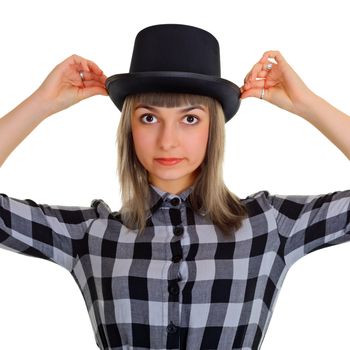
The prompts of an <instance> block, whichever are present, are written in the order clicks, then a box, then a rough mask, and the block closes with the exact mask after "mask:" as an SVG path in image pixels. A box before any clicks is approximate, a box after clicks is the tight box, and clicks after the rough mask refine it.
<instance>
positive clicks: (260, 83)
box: [244, 79, 266, 90]
mask: <svg viewBox="0 0 350 350" xmlns="http://www.w3.org/2000/svg"><path fill="white" fill-rule="evenodd" d="M265 82H266V80H265V79H258V80H254V81H248V82H246V83H245V84H244V90H251V89H256V88H260V89H261V88H263V87H265Z"/></svg>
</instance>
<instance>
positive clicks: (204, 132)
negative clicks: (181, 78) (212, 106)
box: [131, 104, 209, 194]
mask: <svg viewBox="0 0 350 350" xmlns="http://www.w3.org/2000/svg"><path fill="white" fill-rule="evenodd" d="M131 130H132V135H133V140H134V145H135V152H136V155H137V158H138V159H139V161H140V163H141V164H142V165H143V166H144V168H145V169H146V170H147V171H148V180H149V182H150V183H151V184H153V185H155V186H157V187H158V188H160V189H162V190H163V191H166V192H170V193H175V194H177V193H180V192H182V191H183V190H185V189H186V188H188V187H189V186H191V185H192V184H193V182H194V180H195V179H196V177H197V175H198V173H199V169H198V167H199V166H200V165H201V163H202V161H203V159H204V156H205V152H206V147H207V143H208V134H209V111H208V108H207V107H206V106H203V105H196V106H182V107H175V108H167V107H155V106H149V105H147V106H146V105H141V104H138V105H136V106H135V108H134V110H133V113H132V119H131ZM196 169H197V171H196Z"/></svg>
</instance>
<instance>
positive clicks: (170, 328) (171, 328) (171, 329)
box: [166, 321, 177, 334]
mask: <svg viewBox="0 0 350 350" xmlns="http://www.w3.org/2000/svg"><path fill="white" fill-rule="evenodd" d="M166 331H167V332H168V333H170V334H174V333H176V331H177V326H175V325H174V323H172V322H171V321H170V323H169V324H168V327H167V328H166Z"/></svg>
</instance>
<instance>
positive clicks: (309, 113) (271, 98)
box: [241, 51, 350, 160]
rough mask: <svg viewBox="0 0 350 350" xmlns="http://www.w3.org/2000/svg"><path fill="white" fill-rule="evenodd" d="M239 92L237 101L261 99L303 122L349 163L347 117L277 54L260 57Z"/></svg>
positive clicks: (267, 53)
mask: <svg viewBox="0 0 350 350" xmlns="http://www.w3.org/2000/svg"><path fill="white" fill-rule="evenodd" d="M271 59H274V60H275V62H276V63H274V62H271ZM241 92H242V95H241V99H244V98H247V97H257V98H262V99H264V100H266V101H268V102H270V103H272V104H274V105H276V106H278V107H280V108H283V109H285V110H287V111H289V112H291V113H294V114H297V115H299V116H300V117H302V118H304V119H305V120H307V121H308V122H310V123H311V124H312V125H314V126H315V127H316V128H317V129H318V130H319V131H320V132H322V133H323V134H324V135H325V136H326V137H327V138H328V139H329V140H330V141H331V142H333V143H334V145H335V146H337V147H338V148H339V149H340V150H341V151H342V152H343V153H344V154H345V156H346V157H347V158H348V159H349V160H350V117H349V116H348V115H346V114H345V113H343V112H341V111H340V110H338V109H337V108H335V107H333V106H332V105H331V104H329V103H328V102H327V101H325V100H324V99H322V98H321V97H319V96H317V95H316V94H314V93H313V92H312V91H311V90H310V89H309V88H308V87H307V86H306V85H305V83H304V82H303V81H302V80H301V79H300V77H299V76H298V75H297V74H296V72H295V71H294V70H293V69H292V67H291V66H290V65H289V64H288V62H287V61H286V60H285V59H284V57H283V56H282V54H281V53H280V52H279V51H267V52H265V53H264V55H263V57H262V58H261V59H260V60H259V62H257V63H256V64H255V65H254V66H253V68H252V69H251V70H250V72H249V73H248V74H247V76H246V77H245V79H244V85H243V86H242V87H241Z"/></svg>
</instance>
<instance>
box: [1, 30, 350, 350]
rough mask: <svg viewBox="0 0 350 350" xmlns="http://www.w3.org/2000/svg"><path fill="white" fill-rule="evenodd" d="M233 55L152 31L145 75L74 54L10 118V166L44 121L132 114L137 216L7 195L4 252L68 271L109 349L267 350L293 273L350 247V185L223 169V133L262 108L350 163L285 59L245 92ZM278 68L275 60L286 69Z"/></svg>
mask: <svg viewBox="0 0 350 350" xmlns="http://www.w3.org/2000/svg"><path fill="white" fill-rule="evenodd" d="M219 57H220V56H219V46H218V43H217V41H216V39H215V38H214V37H213V36H212V35H211V34H210V33H208V32H206V31H204V30H202V29H199V28H195V27H191V26H185V25H175V24H171V25H157V26H152V27H148V28H145V29H144V30H142V31H141V32H140V33H139V34H138V36H137V38H136V40H135V45H134V52H133V57H132V62H131V66H130V72H129V73H126V74H118V75H114V76H112V77H109V78H108V79H107V77H106V76H105V75H104V74H103V72H102V70H101V69H100V68H99V67H98V66H97V65H96V64H95V63H93V62H92V61H89V60H87V59H84V58H82V57H80V56H77V55H73V56H71V57H69V58H67V59H66V60H65V61H63V62H62V63H60V64H59V65H57V66H56V67H55V68H54V69H53V71H52V72H51V73H50V74H49V76H48V77H47V78H46V80H45V81H44V82H43V84H42V85H41V86H40V87H39V88H38V89H37V90H36V91H35V92H34V93H33V94H32V95H31V96H30V97H29V98H27V99H26V100H25V101H24V102H22V103H21V104H20V105H19V106H18V107H16V108H15V109H14V110H13V111H11V112H10V113H8V114H7V115H6V116H4V117H3V118H2V119H0V163H1V164H2V163H3V162H4V161H5V160H6V158H7V157H8V156H9V154H10V153H11V152H12V150H13V149H14V148H15V147H16V146H17V145H18V144H19V143H20V142H21V141H22V140H23V139H24V138H25V137H26V136H27V135H28V134H29V133H30V132H31V131H32V130H33V129H34V128H35V127H36V126H37V125H38V124H39V123H40V122H42V121H43V120H45V119H46V118H48V117H49V116H51V115H52V114H54V113H57V112H59V111H61V110H63V109H65V108H68V107H69V106H71V105H73V104H75V103H77V102H79V101H81V100H82V99H85V98H89V97H91V96H94V95H98V94H100V95H109V96H110V97H111V99H112V100H113V102H114V103H115V104H116V106H117V107H118V108H119V109H121V111H122V113H121V120H120V124H119V128H118V170H119V179H120V185H121V190H122V208H121V209H120V211H118V212H112V211H111V210H110V208H109V207H108V205H107V204H106V203H105V202H104V201H103V200H93V201H92V203H91V206H90V207H81V206H76V207H72V206H53V205H46V204H37V203H36V202H34V201H33V200H20V199H15V198H11V197H8V196H7V195H5V194H1V195H0V245H1V246H2V247H4V248H6V249H10V250H14V251H17V252H20V253H23V254H27V255H30V256H34V257H39V258H43V259H49V260H51V261H53V262H55V263H57V264H59V265H61V266H63V267H65V268H66V269H67V270H68V271H69V272H70V273H71V275H72V276H73V278H74V279H75V281H76V282H77V284H78V286H79V288H80V290H81V292H82V294H83V296H84V299H85V302H86V306H87V308H88V311H89V316H90V318H91V322H92V325H93V328H94V331H95V338H96V343H97V345H98V346H99V348H100V349H113V350H115V349H191V350H192V349H259V348H260V346H261V344H262V341H263V338H264V335H265V333H266V330H267V327H268V324H269V321H270V318H271V316H272V312H273V308H274V304H275V302H276V299H277V296H278V293H279V291H280V288H281V285H282V282H283V280H284V277H285V275H286V273H287V271H288V269H289V268H290V267H291V265H292V264H293V263H294V262H295V261H296V260H297V259H299V258H301V257H302V256H304V255H306V254H308V253H309V252H312V251H315V250H316V249H320V248H323V247H327V246H330V245H335V244H339V243H343V242H345V241H348V240H349V238H350V235H349V233H350V190H348V191H337V192H333V193H328V194H322V195H312V196H296V195H289V196H281V195H272V194H270V193H269V192H267V191H260V192H257V193H255V194H252V195H251V196H248V197H247V198H245V199H240V198H238V197H237V196H235V195H234V194H233V193H231V192H230V191H229V189H228V188H227V187H226V186H225V184H224V181H223V174H222V162H223V153H224V142H225V139H224V133H225V130H224V126H225V122H228V121H229V120H230V119H231V118H232V117H233V116H234V114H235V113H236V112H237V110H238V108H239V104H240V101H241V100H242V99H244V98H247V97H257V98H261V99H264V100H266V101H268V102H270V103H272V104H274V105H276V106H279V107H281V108H283V109H285V110H287V111H290V112H291V113H294V114H297V115H299V116H301V117H303V118H304V119H305V120H307V121H308V122H310V123H312V124H313V125H315V127H317V128H318V129H319V130H320V131H321V132H322V133H323V134H324V135H325V136H326V137H328V138H329V139H330V140H331V141H332V142H333V143H334V144H335V145H336V146H337V147H338V148H339V149H340V150H341V151H342V152H343V153H344V154H345V155H346V156H347V157H348V158H349V159H350V138H349V134H350V118H349V117H348V116H347V115H345V114H344V113H342V112H340V111H339V110H337V109H336V108H334V107H333V106H331V105H330V104H328V103H327V102H326V101H325V100H323V99H322V98H320V97H319V96H317V95H315V94H314V93H313V92H312V91H310V90H309V88H308V87H307V86H306V85H305V84H304V83H303V81H302V80H301V79H300V78H299V76H298V75H297V74H296V73H295V72H294V70H293V69H292V68H291V67H290V66H289V64H288V63H287V61H286V60H285V59H284V58H283V56H282V55H281V53H280V52H278V51H268V52H266V53H264V55H263V56H262V58H261V59H260V60H259V61H258V63H256V64H255V65H254V66H253V68H252V69H251V71H250V72H249V73H248V74H247V76H246V78H245V79H244V85H243V86H242V87H241V88H238V87H237V86H236V85H235V84H233V83H231V82H229V81H227V80H225V79H222V78H221V77H220V58H219ZM271 59H274V62H272V61H271Z"/></svg>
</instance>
